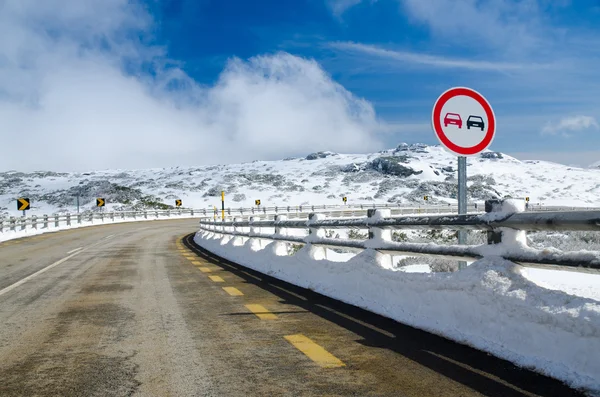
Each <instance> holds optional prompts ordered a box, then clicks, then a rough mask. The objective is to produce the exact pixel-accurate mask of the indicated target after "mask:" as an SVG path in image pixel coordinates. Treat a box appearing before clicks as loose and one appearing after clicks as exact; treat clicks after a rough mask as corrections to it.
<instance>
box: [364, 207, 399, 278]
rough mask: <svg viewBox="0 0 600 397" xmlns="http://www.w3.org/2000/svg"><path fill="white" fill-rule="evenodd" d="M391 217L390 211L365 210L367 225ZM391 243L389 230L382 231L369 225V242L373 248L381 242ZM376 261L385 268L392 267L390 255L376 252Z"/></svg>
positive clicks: (392, 261)
mask: <svg viewBox="0 0 600 397" xmlns="http://www.w3.org/2000/svg"><path fill="white" fill-rule="evenodd" d="M391 215H392V210H390V209H381V210H379V209H374V208H370V209H367V218H368V220H367V224H370V223H375V222H377V221H378V220H380V219H382V218H389V217H390V216H391ZM391 241H392V231H391V230H389V229H382V228H380V227H374V226H370V225H369V242H371V243H373V244H374V246H377V245H379V244H381V242H391ZM376 255H377V261H378V262H380V263H381V264H382V265H385V266H386V267H390V268H391V267H392V266H393V263H394V260H393V256H392V255H390V254H383V253H381V252H377V254H376Z"/></svg>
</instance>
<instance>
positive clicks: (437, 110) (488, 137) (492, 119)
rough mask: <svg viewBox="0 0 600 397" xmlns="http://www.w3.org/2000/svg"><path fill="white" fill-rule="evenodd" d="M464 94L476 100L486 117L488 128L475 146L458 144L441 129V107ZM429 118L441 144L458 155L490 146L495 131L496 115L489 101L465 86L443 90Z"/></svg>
mask: <svg viewBox="0 0 600 397" xmlns="http://www.w3.org/2000/svg"><path fill="white" fill-rule="evenodd" d="M459 95H464V96H468V97H470V98H473V99H474V100H476V101H477V102H478V103H479V104H480V105H481V106H482V107H483V110H484V111H485V114H486V116H487V119H488V130H487V133H486V134H485V137H484V138H483V140H482V141H481V142H479V143H478V144H477V145H475V146H471V147H463V146H458V145H456V144H454V143H452V141H450V139H448V137H447V136H446V135H445V134H444V130H443V129H442V123H441V122H440V115H441V113H442V108H443V107H444V105H445V104H446V102H448V100H450V98H454V97H455V96H459ZM431 120H432V124H433V131H434V132H435V135H436V136H437V138H438V140H439V141H440V142H441V144H442V145H443V146H445V147H446V148H447V149H448V150H450V151H451V152H453V153H455V154H458V155H459V156H472V155H475V154H479V153H481V152H483V151H484V150H485V149H487V148H488V146H490V144H491V143H492V140H493V139H494V134H495V133H496V116H495V115H494V111H493V110H492V107H491V106H490V104H489V102H488V101H487V100H486V99H485V98H484V97H483V95H481V94H480V93H478V92H477V91H475V90H472V89H470V88H465V87H455V88H451V89H449V90H448V91H446V92H444V93H443V94H442V95H440V97H439V98H438V99H437V101H435V105H434V106H433V113H432V115H431Z"/></svg>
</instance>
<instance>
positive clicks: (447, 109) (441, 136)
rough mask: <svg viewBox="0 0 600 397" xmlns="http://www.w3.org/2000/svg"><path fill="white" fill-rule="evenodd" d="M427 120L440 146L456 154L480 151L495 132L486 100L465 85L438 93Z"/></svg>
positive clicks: (494, 119)
mask: <svg viewBox="0 0 600 397" xmlns="http://www.w3.org/2000/svg"><path fill="white" fill-rule="evenodd" d="M431 122H432V125H433V131H434V132H435V135H436V136H437V138H438V140H439V141H440V143H441V144H442V146H443V147H444V148H446V150H448V151H449V152H451V153H453V154H456V155H457V156H474V155H477V154H479V153H481V152H483V151H484V150H485V149H487V148H488V147H489V146H490V145H491V143H492V141H493V140H494V135H495V133H496V117H495V116H494V111H493V110H492V107H491V106H490V104H489V102H488V101H487V100H486V99H485V98H484V97H483V95H481V94H480V93H478V92H477V91H475V90H472V89H470V88H465V87H455V88H451V89H449V90H448V91H446V92H444V93H443V94H442V95H440V97H439V98H438V99H437V101H436V102H435V105H434V106H433V113H432V116H431Z"/></svg>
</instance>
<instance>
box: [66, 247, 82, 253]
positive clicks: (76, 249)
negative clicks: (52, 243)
mask: <svg viewBox="0 0 600 397" xmlns="http://www.w3.org/2000/svg"><path fill="white" fill-rule="evenodd" d="M82 249H83V247H79V248H75V249H74V250H71V251H69V252H67V254H72V253H73V252H75V251H79V250H82Z"/></svg>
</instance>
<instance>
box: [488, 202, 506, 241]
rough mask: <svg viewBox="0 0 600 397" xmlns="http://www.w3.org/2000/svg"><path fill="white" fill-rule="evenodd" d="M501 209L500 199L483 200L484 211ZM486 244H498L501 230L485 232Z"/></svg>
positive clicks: (498, 210) (500, 239)
mask: <svg viewBox="0 0 600 397" xmlns="http://www.w3.org/2000/svg"><path fill="white" fill-rule="evenodd" d="M500 211H502V200H498V199H493V200H486V201H485V212H487V213H490V212H500ZM487 242H488V244H500V243H501V242H502V231H500V230H492V231H488V232H487Z"/></svg>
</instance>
